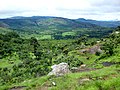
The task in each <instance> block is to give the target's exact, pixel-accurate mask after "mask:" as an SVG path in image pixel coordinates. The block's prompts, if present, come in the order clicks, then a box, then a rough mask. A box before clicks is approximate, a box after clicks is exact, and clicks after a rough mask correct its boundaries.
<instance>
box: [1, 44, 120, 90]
mask: <svg viewBox="0 0 120 90" xmlns="http://www.w3.org/2000/svg"><path fill="white" fill-rule="evenodd" d="M119 50H120V46H118V47H117V48H116V49H115V51H116V52H117V53H116V54H114V55H113V56H111V57H107V58H105V59H101V60H100V61H98V62H97V63H96V65H95V66H94V65H91V63H93V62H94V61H95V60H96V59H97V58H99V56H95V55H89V54H88V55H82V56H81V55H78V52H77V53H76V54H75V52H74V51H71V53H69V54H73V53H74V55H75V56H76V57H78V58H79V59H83V61H84V63H85V64H87V65H88V66H89V67H90V68H98V67H100V68H101V69H98V70H93V71H88V72H77V73H71V74H67V75H65V76H63V77H54V76H43V77H38V78H33V79H30V80H25V81H24V82H21V83H18V84H12V85H10V86H9V85H8V86H1V87H0V90H4V89H7V88H12V87H17V86H26V87H25V88H24V89H25V90H48V89H49V90H120V83H119V82H120V65H119V64H116V65H113V66H110V67H104V66H102V64H101V63H102V62H104V61H114V62H118V61H119V60H120V53H119V52H120V51H119ZM86 56H90V57H91V58H90V60H87V59H85V58H86ZM85 79H87V80H86V81H84V80H85ZM82 80H83V81H82ZM52 82H55V83H56V86H54V85H53V84H52Z"/></svg>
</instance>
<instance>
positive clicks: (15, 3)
mask: <svg viewBox="0 0 120 90" xmlns="http://www.w3.org/2000/svg"><path fill="white" fill-rule="evenodd" d="M13 16H27V17H29V16H57V17H64V18H70V19H77V18H86V19H94V20H120V0H0V18H8V17H13Z"/></svg>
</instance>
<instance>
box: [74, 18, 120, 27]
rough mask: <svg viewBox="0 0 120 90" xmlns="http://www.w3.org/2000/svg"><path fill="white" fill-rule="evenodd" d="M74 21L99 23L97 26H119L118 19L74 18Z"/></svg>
mask: <svg viewBox="0 0 120 90" xmlns="http://www.w3.org/2000/svg"><path fill="white" fill-rule="evenodd" d="M76 21H79V22H87V23H91V24H95V25H99V26H102V27H117V26H120V21H97V20H91V19H84V18H79V19H76Z"/></svg>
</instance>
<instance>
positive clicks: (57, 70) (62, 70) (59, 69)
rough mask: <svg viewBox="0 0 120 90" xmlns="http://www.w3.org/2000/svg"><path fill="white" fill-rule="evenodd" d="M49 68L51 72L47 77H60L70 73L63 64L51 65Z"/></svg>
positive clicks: (67, 66)
mask: <svg viewBox="0 0 120 90" xmlns="http://www.w3.org/2000/svg"><path fill="white" fill-rule="evenodd" d="M51 68H52V71H51V72H50V73H49V74H48V75H55V76H62V75H64V74H67V73H70V70H69V65H68V64H67V63H64V62H62V63H60V64H58V65H53V66H51Z"/></svg>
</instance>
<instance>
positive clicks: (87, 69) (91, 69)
mask: <svg viewBox="0 0 120 90" xmlns="http://www.w3.org/2000/svg"><path fill="white" fill-rule="evenodd" d="M95 70H98V68H79V69H77V70H74V71H72V72H73V73H76V72H89V71H95Z"/></svg>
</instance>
